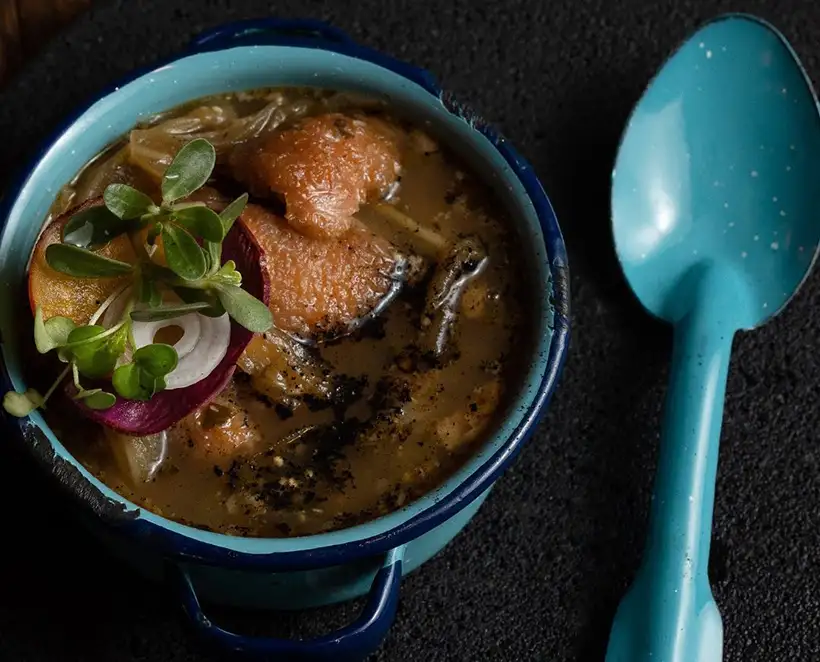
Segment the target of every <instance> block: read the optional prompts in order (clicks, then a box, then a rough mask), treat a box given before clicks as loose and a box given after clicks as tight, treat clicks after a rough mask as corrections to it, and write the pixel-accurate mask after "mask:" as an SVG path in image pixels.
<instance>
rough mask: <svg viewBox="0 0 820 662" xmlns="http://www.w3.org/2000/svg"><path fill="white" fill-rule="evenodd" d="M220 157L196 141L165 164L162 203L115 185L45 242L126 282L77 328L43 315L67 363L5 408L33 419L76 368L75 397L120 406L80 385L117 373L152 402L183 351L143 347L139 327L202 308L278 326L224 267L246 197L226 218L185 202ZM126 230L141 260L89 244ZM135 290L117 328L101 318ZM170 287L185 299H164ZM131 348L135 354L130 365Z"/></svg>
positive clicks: (55, 263) (78, 267)
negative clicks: (157, 251)
mask: <svg viewBox="0 0 820 662" xmlns="http://www.w3.org/2000/svg"><path fill="white" fill-rule="evenodd" d="M215 163H216V153H215V150H214V147H213V145H211V144H210V143H209V142H208V141H207V140H203V139H196V140H193V141H191V142H189V143H188V144H186V145H185V146H183V147H182V149H180V150H179V152H178V154H177V155H176V157H175V158H174V160H173V161H172V163H171V165H170V166H169V167H168V169H167V170H166V172H165V175H164V177H163V180H162V183H161V192H162V202H161V203H160V204H155V203H154V201H153V200H152V199H151V198H150V197H149V196H148V195H146V194H145V193H143V192H141V191H139V190H137V189H135V188H133V187H132V186H129V185H127V184H121V183H114V184H110V185H109V186H108V187H106V189H105V191H104V193H103V201H104V205H95V206H93V207H89V208H87V209H84V210H83V211H81V212H78V213H77V214H75V215H74V216H72V217H71V218H70V219H69V220H68V222H67V223H66V225H65V227H64V228H63V236H62V242H61V243H58V244H51V245H49V246H48V247H46V251H45V257H46V261H47V263H48V264H49V266H50V267H51V268H52V269H55V270H56V271H59V272H61V273H64V274H66V275H68V276H71V277H74V278H113V277H122V276H129V278H128V279H126V280H127V281H128V282H127V283H125V284H123V285H122V287H121V288H120V289H118V290H117V291H116V292H114V293H112V294H111V295H110V296H109V297H108V298H107V299H106V300H105V301H104V302H102V303H101V304H100V305H99V308H98V309H97V311H96V312H95V313H94V315H92V317H91V319H90V323H89V324H86V325H84V326H76V325H75V323H74V322H73V321H72V320H71V319H69V318H67V317H62V316H59V315H58V316H53V317H51V318H50V319H48V320H46V319H44V317H43V311H42V309H40V308H38V309H37V310H36V311H35V317H34V342H35V345H36V347H37V349H38V351H40V352H41V353H47V352H50V351H52V350H56V353H57V356H58V357H59V360H60V361H62V362H64V363H67V364H68V365H66V366H65V368H64V369H63V371H62V373H61V375H60V377H59V378H58V379H57V380H56V381H55V382H54V383H53V384H52V386H51V387H50V388H49V390H48V391H47V392H46V394H45V396H41V395H40V394H39V393H37V391H35V390H33V389H29V390H28V391H26V392H25V393H16V392H11V393H7V394H5V396H4V398H3V407H4V409H5V410H6V411H7V412H9V413H10V414H12V415H15V416H25V415H27V414H29V413H30V412H31V411H33V410H34V409H36V408H38V407H44V406H45V402H46V401H47V400H48V398H49V397H50V396H51V395H52V394H53V393H54V391H55V389H56V388H57V387H58V386H59V384H60V383H61V382H62V381H63V380H64V379H65V378H66V376H67V375H68V374H69V373H73V376H74V384H75V386H76V389H77V392H76V394H75V396H74V397H75V399H77V400H81V401H82V402H84V403H85V404H86V405H87V406H88V407H90V408H92V409H107V408H109V407H111V406H113V405H114V404H115V402H116V396H115V395H114V394H113V393H110V392H108V391H107V390H103V389H101V388H92V389H85V388H84V387H83V385H82V384H81V383H80V379H81V376H83V377H87V378H89V379H101V378H105V377H108V376H110V377H111V381H112V385H113V390H114V391H115V392H116V393H117V394H118V395H120V396H121V397H123V398H128V399H132V400H148V399H150V398H151V397H152V396H153V395H154V394H156V393H158V392H160V391H162V390H163V389H165V388H166V386H167V385H166V381H165V376H166V375H167V374H169V373H170V372H171V371H173V370H174V368H175V367H176V366H177V363H178V360H179V358H178V355H177V352H176V350H175V349H174V348H173V347H171V346H170V345H165V344H162V343H153V344H151V345H148V346H146V347H143V348H140V349H136V347H135V341H134V334H133V324H134V323H138V322H150V321H157V320H168V319H173V318H176V317H180V316H182V315H186V314H189V313H192V312H196V313H200V314H202V315H208V316H212V317H219V316H222V315H225V314H226V313H227V314H228V315H229V316H230V317H231V318H232V319H233V320H235V321H236V322H237V323H239V324H241V325H242V326H244V327H245V328H247V329H249V330H250V331H253V332H263V331H266V330H268V329H269V328H270V327H271V326H272V324H273V318H272V315H271V313H270V310H269V309H268V307H267V306H266V305H265V304H263V303H262V302H261V301H259V300H258V299H256V298H254V297H253V296H252V295H251V294H249V293H248V292H246V291H245V290H243V289H241V287H240V286H241V284H242V274H241V273H239V272H238V271H237V269H236V264H235V263H234V262H233V261H230V260H229V261H227V262H226V263H225V264H221V261H222V242H223V241H224V239H225V236H226V235H227V233H228V232H229V231H230V230H231V228H232V226H233V224H234V222H235V221H236V219H237V218H239V216H240V215H241V214H242V212H243V210H244V209H245V207H246V205H247V203H248V195H247V194H245V195H242V196H240V197H238V198H237V199H236V200H234V201H233V202H231V203H230V204H229V205H228V206H227V207H225V209H224V210H223V211H222V212H221V213H220V214H217V213H216V212H215V211H213V210H212V209H211V208H210V207H209V206H208V205H207V204H206V203H205V202H200V201H186V200H185V198H186V197H188V196H190V195H191V194H192V193H194V192H195V191H196V190H197V189H199V188H201V187H202V186H203V185H204V184H205V183H206V182H207V181H208V178H209V177H210V176H211V173H212V171H213V168H214V165H215ZM146 230H147V233H146ZM125 234H127V235H128V238H129V240H130V242H131V245H132V246H133V249H134V252H135V254H136V258H137V259H136V263H135V264H133V265H132V264H128V263H126V262H122V261H119V260H114V259H111V258H107V257H104V256H103V255H100V254H98V253H96V252H94V251H93V250H89V249H97V248H100V247H103V246H105V245H106V244H108V243H109V242H111V241H112V240H113V239H115V238H116V237H119V236H122V235H125ZM146 234H147V236H146ZM159 236H162V243H163V248H164V255H165V262H166V264H167V266H165V265H162V264H159V263H158V261H154V259H155V258H154V251H153V248H152V247H154V246H155V245H156V239H157V237H159ZM129 288H130V291H131V292H132V294H131V296H130V298H129V300H128V301H127V304H126V305H125V307H124V308H123V310H122V312H121V313H119V314H120V318H119V320H117V321H116V322H115V323H114V324H113V325H110V328H104V327H103V326H101V325H100V324H98V323H97V322H98V321H99V320H101V319H104V318H103V314H104V313H106V314H107V312H106V311H107V310H108V307H109V306H110V305H111V304H112V302H113V301H114V300H115V299H116V298H117V297H119V296H120V295H121V294H122V293H123V292H126V291H128V290H129ZM169 290H170V291H172V292H174V293H175V294H176V295H177V296H178V297H179V298H180V299H181V300H182V301H183V302H184V303H168V302H166V303H165V305H163V302H164V301H165V296H164V295H165V294H166V293H167V292H168V291H169ZM135 305H138V308H137V309H136V310H135V309H134V307H135ZM129 347H130V349H131V350H132V351H133V356H132V359H131V361H130V362H129V363H125V364H123V363H122V362H123V357H124V356H125V355H126V352H127V351H128V349H129Z"/></svg>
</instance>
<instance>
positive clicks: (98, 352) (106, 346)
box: [66, 324, 128, 379]
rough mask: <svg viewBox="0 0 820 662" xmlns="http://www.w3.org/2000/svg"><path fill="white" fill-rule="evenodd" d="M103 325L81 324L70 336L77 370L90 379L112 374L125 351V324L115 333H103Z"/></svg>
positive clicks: (69, 345)
mask: <svg viewBox="0 0 820 662" xmlns="http://www.w3.org/2000/svg"><path fill="white" fill-rule="evenodd" d="M105 331H106V330H105V329H103V327H101V326H81V327H78V328H77V329H75V330H74V331H72V332H71V334H70V335H69V337H68V340H69V343H68V344H67V345H66V347H67V348H70V350H71V355H72V361H73V363H74V365H75V366H76V367H77V370H79V372H80V373H81V374H82V375H83V376H85V377H88V378H90V379H100V378H102V377H106V376H108V375H110V374H111V373H112V372H113V370H114V368H115V367H116V365H117V359H119V357H120V356H122V355H123V353H124V352H125V347H126V344H127V342H128V329H127V328H126V326H125V325H124V324H123V325H121V326H119V327H118V328H117V329H116V331H115V332H114V333H111V334H110V335H109V334H106V335H103V333H104V332H105Z"/></svg>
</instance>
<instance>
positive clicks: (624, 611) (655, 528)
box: [606, 297, 734, 662]
mask: <svg viewBox="0 0 820 662" xmlns="http://www.w3.org/2000/svg"><path fill="white" fill-rule="evenodd" d="M703 303H704V304H705V305H703V306H701V307H696V308H695V309H693V310H692V311H691V312H690V313H689V314H687V316H686V317H684V318H683V319H682V320H681V321H680V322H679V323H678V324H677V326H676V328H675V339H674V350H673V355H672V371H671V376H670V384H669V390H668V392H667V396H666V406H665V412H664V421H663V430H662V434H661V449H660V458H659V463H658V471H657V476H656V479H655V494H654V496H653V500H652V508H651V514H650V522H649V537H648V540H647V546H646V550H645V553H644V560H643V564H642V566H641V568H640V570H639V571H638V574H637V576H636V578H635V582H634V584H633V585H632V587H631V589H630V590H629V592H628V593H627V595H626V596H625V598H624V600H623V601H622V602H621V605H620V607H619V608H618V612H617V614H616V616H615V623H614V625H613V629H612V634H611V636H610V642H609V648H608V650H607V657H606V660H607V662H719V661H720V660H721V658H722V650H723V626H722V623H721V619H720V613H719V612H718V609H717V605H716V604H715V601H714V598H713V597H712V591H711V588H710V587H709V577H708V562H709V544H710V538H711V530H712V513H713V509H714V499H715V478H716V473H717V461H718V446H719V440H720V428H721V421H722V417H723V401H724V395H725V392H726V377H727V373H728V368H729V358H730V355H731V348H732V337H733V335H734V330H733V329H729V328H728V327H727V326H726V325H725V324H724V323H723V321H722V320H723V319H725V318H724V316H723V314H722V312H721V309H720V307H719V305H718V303H716V301H715V299H712V300H711V301H710V300H709V297H707V300H706V301H704V302H703Z"/></svg>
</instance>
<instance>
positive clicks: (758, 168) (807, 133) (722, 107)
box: [606, 15, 820, 662]
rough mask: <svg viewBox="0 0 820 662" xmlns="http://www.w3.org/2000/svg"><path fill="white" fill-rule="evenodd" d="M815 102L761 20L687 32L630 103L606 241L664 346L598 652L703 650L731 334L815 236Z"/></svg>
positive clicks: (711, 627) (709, 648)
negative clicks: (634, 536) (629, 567)
mask: <svg viewBox="0 0 820 662" xmlns="http://www.w3.org/2000/svg"><path fill="white" fill-rule="evenodd" d="M818 162H820V115H819V114H818V109H817V100H816V97H815V94H814V91H813V90H812V87H811V83H810V82H809V79H808V78H807V76H806V74H805V72H804V70H803V68H802V67H801V65H800V62H799V60H798V58H797V56H796V55H795V53H794V51H793V50H792V49H791V48H790V46H789V44H788V42H787V41H786V39H785V38H784V37H783V36H782V35H781V34H780V33H779V32H777V30H775V29H774V28H773V27H772V26H770V25H768V24H767V23H765V22H763V21H761V20H759V19H756V18H753V17H749V16H738V15H733V16H725V17H721V18H719V19H717V20H716V21H714V22H712V23H709V24H707V25H706V26H705V27H703V28H702V29H700V30H699V31H698V32H696V33H695V34H694V35H693V36H692V37H691V38H690V39H689V40H688V41H687V42H686V43H685V44H684V45H683V46H682V47H681V48H680V49H679V50H678V51H677V52H676V53H675V54H674V55H673V56H672V58H671V59H670V60H669V61H668V62H667V63H666V65H665V66H664V67H663V69H662V70H661V71H660V73H659V74H658V75H657V77H656V78H655V79H654V81H653V82H652V83H651V85H650V86H649V88H648V89H647V90H646V92H645V94H644V96H643V98H642V99H641V100H640V102H639V103H638V105H637V107H636V108H635V110H634V112H633V115H632V117H631V119H630V122H629V125H628V126H627V128H626V131H625V133H624V136H623V139H622V143H621V147H620V151H619V154H618V158H617V162H616V165H615V171H614V172H613V184H612V219H613V230H614V237H615V244H616V248H617V252H618V256H619V259H620V261H621V265H622V267H623V270H624V273H625V275H626V278H627V280H628V281H629V283H630V285H631V287H632V289H633V290H634V292H635V294H636V295H637V296H638V298H639V299H640V301H641V303H642V304H643V305H644V307H645V308H646V309H647V310H648V311H649V312H650V313H652V314H654V315H656V316H658V317H660V318H662V319H664V320H666V321H667V322H669V323H671V324H673V325H674V328H675V333H674V351H673V356H672V371H671V376H670V384H669V390H668V393H667V396H666V406H665V414H664V421H663V430H662V435H661V450H660V459H659V465H658V472H657V477H656V484H655V496H654V498H653V502H652V508H651V515H650V523H649V538H648V541H647V546H646V550H645V556H644V560H643V564H642V566H641V568H640V569H639V571H638V574H637V576H636V578H635V581H634V584H633V586H632V587H631V589H630V590H629V592H628V593H627V595H626V596H625V598H624V599H623V601H622V603H621V605H620V607H619V609H618V611H617V614H616V616H615V622H614V625H613V629H612V633H611V637H610V642H609V648H608V651H607V657H606V660H607V662H716V661H718V660H720V659H721V657H722V648H723V626H722V623H721V619H720V613H719V612H718V609H717V605H716V604H715V601H714V598H713V596H712V591H711V588H710V586H709V579H708V576H707V564H708V558H709V543H710V536H711V528H712V511H713V505H714V495H715V477H716V471H717V458H718V441H719V437H720V427H721V419H722V415H723V400H724V394H725V389H726V375H727V371H728V366H729V357H730V353H731V347H732V338H733V336H734V334H735V332H736V331H738V330H740V329H751V328H754V327H756V326H759V325H761V324H763V323H764V322H766V321H767V320H769V319H770V318H771V317H773V316H774V315H775V314H776V313H778V312H779V311H780V310H781V309H782V308H783V307H784V306H785V305H786V303H787V302H788V301H789V299H790V298H791V297H792V296H793V295H794V294H795V292H797V290H798V289H799V287H800V285H801V283H802V282H803V280H804V279H805V277H806V276H807V275H808V273H809V271H810V269H811V266H812V264H813V262H814V259H815V253H816V250H817V245H818V241H819V240H820V204H819V203H818V198H817V195H818V191H820V168H819V167H818Z"/></svg>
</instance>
